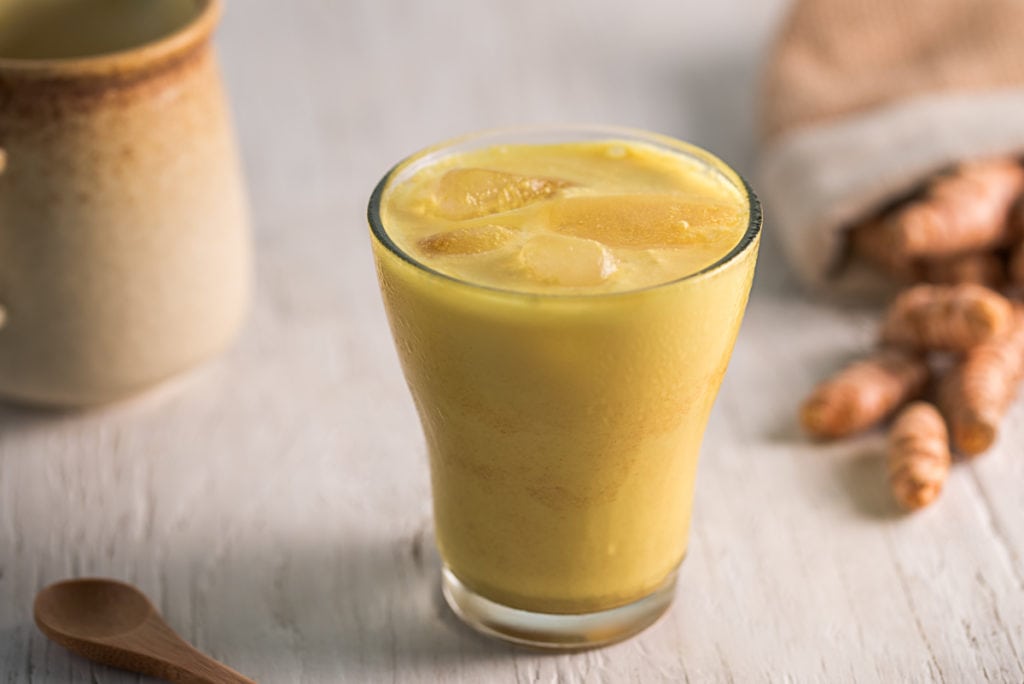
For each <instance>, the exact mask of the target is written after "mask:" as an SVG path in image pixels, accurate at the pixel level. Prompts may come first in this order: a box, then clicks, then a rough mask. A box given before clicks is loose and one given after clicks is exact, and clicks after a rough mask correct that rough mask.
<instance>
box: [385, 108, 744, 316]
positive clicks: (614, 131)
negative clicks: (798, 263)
mask: <svg viewBox="0 0 1024 684" xmlns="http://www.w3.org/2000/svg"><path fill="white" fill-rule="evenodd" d="M559 132H564V133H566V134H573V133H577V134H591V135H598V134H600V135H605V134H606V135H607V139H615V137H616V136H619V137H622V138H624V139H629V140H636V141H639V142H650V143H655V144H657V145H660V146H662V147H664V148H668V149H669V150H675V151H677V152H683V153H685V154H687V155H689V156H691V157H693V158H695V159H697V160H698V161H701V162H705V163H707V164H708V166H710V167H712V168H714V169H715V170H717V171H719V172H726V174H725V175H726V176H727V177H728V175H729V174H732V176H734V177H735V178H730V179H729V180H730V181H731V182H733V185H735V186H736V189H737V190H739V191H740V192H742V193H743V194H744V196H745V198H746V200H747V206H748V210H749V215H748V219H747V228H746V230H745V231H744V232H743V235H742V236H741V237H740V239H739V240H738V241H737V242H736V244H735V245H734V246H733V247H732V249H730V250H729V251H728V252H727V253H726V254H725V255H724V256H722V257H721V258H720V259H718V260H717V261H715V262H714V263H712V264H709V265H707V266H705V267H704V268H702V269H700V270H698V271H694V272H693V273H688V274H686V275H684V276H681V277H679V278H673V279H672V280H666V281H665V282H662V283H655V284H654V285H645V286H643V287H637V288H632V289H628V290H614V291H611V292H565V293H561V292H528V291H523V290H514V289H510V288H507V287H495V286H494V285H484V284H482V283H476V282H473V281H471V280H465V279H463V278H457V277H455V276H453V275H449V274H447V273H442V272H441V271H438V270H436V269H434V268H431V267H430V266H429V265H427V264H425V263H423V262H422V261H420V260H418V259H416V258H415V257H414V256H412V255H411V254H409V253H408V252H406V251H405V250H403V249H402V248H401V247H399V246H398V244H396V243H395V241H394V240H392V239H391V236H390V235H389V234H388V232H387V229H385V227H384V222H383V221H382V220H381V216H380V209H381V201H382V199H383V197H384V193H385V191H386V190H387V189H388V185H389V183H390V181H391V180H392V179H393V178H394V177H395V176H396V175H397V174H398V173H399V172H401V171H402V170H404V169H405V168H407V167H408V166H410V165H412V164H413V163H415V162H416V161H418V160H421V159H424V158H426V157H427V156H429V155H432V154H437V153H440V152H443V151H444V150H450V149H454V148H456V147H458V146H459V145H463V144H466V143H472V142H475V141H483V140H487V139H489V138H499V137H502V138H503V137H512V136H517V135H519V136H527V135H529V134H531V133H532V134H541V133H559ZM593 139H594V140H598V139H600V138H593ZM496 144H500V143H496ZM509 144H515V143H512V142H509ZM367 220H368V221H369V224H370V232H371V234H372V236H373V237H374V238H375V239H376V240H377V241H378V242H379V243H380V244H381V245H382V246H384V247H385V248H386V249H387V250H388V251H389V252H391V253H392V254H393V255H394V256H396V257H398V258H399V259H401V260H402V261H404V262H406V263H408V264H410V265H411V266H413V267H415V268H416V269H418V270H420V271H423V272H424V273H427V274H428V275H431V276H435V277H438V278H442V279H444V280H447V281H449V282H453V283H458V284H459V285H462V286H465V287H469V288H474V289H477V290H481V291H484V292H490V293H495V294H502V295H512V296H516V297H529V298H539V299H552V300H554V299H595V298H606V297H616V296H625V295H632V294H637V293H640V292H650V291H652V290H658V289H661V288H668V287H671V286H673V285H677V284H680V283H683V282H686V281H689V280H695V279H697V278H701V277H704V276H706V275H708V274H710V273H713V272H715V271H718V270H720V269H723V268H725V267H726V266H728V265H729V264H731V263H733V262H734V261H736V260H737V259H738V258H739V257H740V256H742V255H744V254H746V253H747V252H748V251H749V250H750V248H751V246H752V245H753V244H754V243H755V242H756V241H757V238H758V237H759V236H760V234H761V229H762V224H763V222H764V217H763V213H762V211H761V201H760V200H759V199H758V197H757V194H756V193H755V192H754V189H753V188H751V187H750V183H748V182H747V179H746V178H744V177H743V176H742V175H741V174H740V173H739V172H738V171H736V170H735V169H734V168H732V166H730V165H729V164H727V163H725V162H724V161H722V159H720V158H719V157H718V156H716V155H714V154H712V153H711V152H709V151H708V150H706V149H704V148H702V147H699V146H697V145H694V144H692V143H688V142H686V141H684V140H679V139H678V138H674V137H672V136H669V135H663V134H660V133H653V132H651V131H646V130H643V129H639V128H630V127H627V126H609V125H594V124H578V125H572V124H570V125H535V126H514V127H507V128H489V129H483V130H479V131H475V132H473V133H468V134H466V135H462V136H458V137H455V138H449V139H448V140H444V141H442V142H440V143H437V144H435V145H431V146H429V147H425V148H423V149H421V150H419V151H417V152H414V153H413V154H411V155H409V156H407V157H405V158H404V159H402V160H401V161H399V162H398V163H397V164H395V165H394V166H392V167H391V168H390V169H389V170H388V171H387V173H385V174H384V177H383V178H381V179H380V181H378V183H377V185H376V186H375V187H374V189H373V192H372V193H371V194H370V202H369V205H368V206H367Z"/></svg>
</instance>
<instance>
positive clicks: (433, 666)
mask: <svg viewBox="0 0 1024 684" xmlns="http://www.w3.org/2000/svg"><path fill="white" fill-rule="evenodd" d="M784 5H785V3H784V2H783V0H772V1H771V2H757V3H754V2H747V1H746V0H728V1H723V2H718V3H703V4H701V5H695V4H692V3H678V2H671V1H670V0H642V1H641V2H634V3H615V2H610V1H603V2H587V1H586V0H571V1H567V2H557V3H553V2H541V1H540V0H520V1H519V2H516V3H476V2H471V1H470V0H458V1H453V2H447V3H405V2H400V0H383V1H381V2H370V1H369V0H365V1H363V2H352V3H337V2H329V1H328V0H296V1H295V2H289V3H282V2H278V1H276V0H246V2H244V3H243V2H235V3H233V4H231V5H230V6H229V8H228V14H227V17H226V20H225V24H224V26H223V30H222V32H221V35H220V38H219V44H220V48H221V56H222V60H223V65H224V70H225V73H226V76H227V82H228V86H229V90H230V91H231V94H232V96H233V104H234V109H235V115H236V119H237V122H238V125H239V129H240V131H241V137H242V146H243V151H244V156H245V160H246V169H247V174H248V180H249V187H250V192H251V198H252V205H253V214H254V217H255V221H256V228H257V233H258V250H259V251H258V262H259V263H258V292H257V296H256V301H255V305H254V310H253V312H252V314H251V316H250V320H249V323H248V327H247V330H246V331H245V335H244V337H243V339H242V340H241V342H240V343H239V344H238V345H237V346H236V347H235V348H234V349H233V350H232V351H231V352H230V353H229V354H228V355H227V356H226V357H224V358H223V359H222V360H220V361H219V362H217V363H215V364H212V365H210V366H209V367H207V368H205V369H203V370H201V371H200V372H197V373H194V374H192V375H191V376H188V377H186V378H183V379H181V380H178V381H175V382H174V383H172V384H171V385H169V386H167V387H165V388H162V389H160V390H158V391H157V392H155V393H153V394H151V395H149V396H146V397H142V398H140V399H138V400H135V401H132V402H130V403H126V404H123V405H118V406H113V407H110V408H107V409H103V410H99V411H94V412H89V413H85V414H41V413H32V412H26V411H22V410H19V409H15V408H6V409H0V681H2V682H33V683H38V682H69V681H70V682H90V683H92V682H99V683H102V684H116V683H119V682H132V681H137V680H136V678H135V677H134V676H131V675H122V674H120V673H117V672H115V671H113V670H108V669H104V668H101V667H98V666H97V667H93V666H91V665H90V664H88V663H87V662H85V661H83V660H80V659H77V658H75V657H72V656H70V655H69V654H68V653H67V652H66V651H64V650H62V649H60V648H59V647H56V646H54V645H51V644H49V643H48V642H47V641H46V640H45V639H44V638H43V637H42V635H41V634H39V632H37V631H36V629H35V627H34V626H33V625H32V619H31V613H30V611H31V603H32V597H33V595H34V593H35V592H36V591H37V590H38V589H40V588H41V587H43V586H44V585H46V584H47V583H49V582H52V581H54V580H57V579H60V578H64V577H68V576H76V575H85V574H88V575H108V576H113V577H118V578H122V579H124V580H127V581H130V582H134V583H136V584H138V585H139V586H140V587H141V588H142V589H144V590H145V591H146V592H147V593H148V594H149V596H150V597H151V598H153V600H154V601H155V602H156V604H157V606H158V607H159V608H160V610H161V612H162V613H163V614H164V616H165V617H166V618H167V620H168V622H169V623H170V624H171V626H172V627H174V628H175V629H176V630H177V631H178V632H179V633H180V634H181V635H182V636H183V637H184V638H185V639H187V640H188V641H190V642H191V643H193V644H195V645H196V646H197V647H198V648H200V649H201V650H203V651H205V652H207V653H209V654H211V655H212V656H213V657H215V658H217V659H219V660H221V661H223V662H225V663H227V664H228V665H230V666H232V667H234V668H235V669H237V670H239V671H241V672H245V673H246V674H248V675H250V676H252V677H253V678H254V679H256V680H258V681H260V682H378V681H396V682H425V683H426V682H437V681H444V682H479V681H494V682H614V683H619V682H657V681H666V682H677V681H691V682H732V681H735V682H757V681H773V682H774V681H792V682H847V681H849V682H853V681H857V682H872V681H879V682H896V681H900V682H902V681H907V682H924V681H936V682H946V683H948V684H955V683H959V682H977V681H992V682H1019V681H1021V680H1022V679H1024V484H1022V483H1024V458H1022V457H1021V445H1022V444H1024V404H1021V403H1018V405H1017V406H1016V407H1015V408H1014V409H1013V411H1012V412H1011V415H1010V417H1009V419H1008V420H1007V423H1006V425H1007V429H1006V430H1005V431H1004V433H1003V434H1002V435H1001V437H1000V441H999V442H998V444H997V445H996V448H995V449H994V450H993V451H992V452H991V453H990V454H988V455H986V456H985V457H983V458H981V459H979V460H977V461H976V462H972V463H969V464H956V465H954V468H953V472H952V474H951V477H950V480H949V483H948V485H947V487H946V490H945V491H944V492H943V494H942V497H941V499H940V500H939V502H938V504H937V505H935V506H933V507H931V508H929V509H926V510H924V511H922V512H920V513H919V514H916V515H912V516H904V515H901V514H900V513H899V512H898V511H897V509H896V507H895V505H894V504H892V503H891V501H890V500H889V498H888V497H889V495H888V493H887V489H886V485H885V471H884V461H883V453H884V438H883V437H882V436H881V435H868V436H866V437H863V438H858V439H855V440H852V441H849V442H845V443H842V444H837V445H829V446H818V445H813V444H810V443H808V442H806V441H805V440H804V439H803V437H801V436H800V434H799V433H798V431H797V428H796V423H795V412H796V406H797V404H798V402H799V400H800V398H801V397H802V396H803V395H804V394H805V393H806V392H807V391H808V390H809V389H810V388H811V387H812V386H813V384H814V383H815V382H816V381H817V380H818V379H820V378H821V377H822V376H823V375H824V374H825V372H826V371H828V370H831V369H833V368H835V367H836V366H837V365H839V364H841V363H842V362H843V361H845V360H847V358H848V357H849V356H850V355H852V354H855V353H858V352H860V351H861V350H862V349H864V348H866V347H867V346H869V345H870V343H871V341H872V340H873V337H874V333H875V330H874V325H875V323H876V320H877V317H878V311H877V310H876V309H874V308H870V307H868V306H863V307H851V306H849V305H848V304H844V303H842V302H837V301H832V300H829V299H825V298H823V297H812V296H809V295H808V294H806V293H804V292H802V291H801V290H799V289H798V288H797V287H796V285H795V284H794V283H793V281H792V279H791V277H790V276H789V275H788V274H787V272H786V268H785V266H784V264H783V262H782V260H781V257H780V255H779V253H778V250H777V248H776V246H775V245H774V243H773V241H772V240H771V235H772V224H771V220H770V216H771V211H772V208H771V206H768V207H766V210H767V212H768V216H769V221H768V223H767V225H766V240H767V242H766V244H765V246H764V253H763V257H762V261H761V264H760V267H759V273H758V276H757V280H756V282H755V286H754V295H753V298H752V300H751V303H750V308H749V312H748V317H747V320H746V322H745V323H744V327H743V331H742V333H741V335H740V340H739V343H738V344H737V347H736V351H735V355H734V357H733V362H732V365H731V367H730V370H729V373H728V375H727V377H726V381H725V384H724V386H723V388H722V392H721V395H720V398H719V401H718V404H717V406H716V408H715V411H714V414H713V417H712V421H711V425H710V427H709V430H708V434H707V437H706V440H705V446H704V452H703V457H702V463H701V470H700V476H699V479H698V487H697V490H698V491H697V501H696V510H695V515H694V528H693V534H692V536H691V539H692V541H691V548H690V554H689V558H688V560H687V561H686V563H685V564H684V568H683V571H682V575H681V583H680V588H679V594H678V600H677V604H676V605H675V607H674V608H673V609H672V610H671V611H670V613H669V614H668V615H667V616H666V618H665V619H663V620H662V621H661V622H660V623H659V624H657V625H656V626H655V627H653V628H652V629H650V630H649V631H647V632H645V633H644V634H643V635H642V636H640V637H639V638H636V639H633V640H631V641H628V642H625V643H623V644H619V645H616V646H613V647H610V648H608V649H604V650H600V651H594V652H588V653H580V654H572V655H557V656H548V655H537V654H534V653H531V652H525V651H520V650H516V649H513V648H511V647H507V646H504V645H501V644H498V643H494V642H491V641H488V640H486V639H483V638H481V637H478V636H476V635H475V634H473V633H471V632H469V631H468V630H466V629H464V628H462V627H461V626H460V625H459V624H458V623H457V622H456V621H455V619H454V618H453V617H452V616H451V615H450V614H449V613H448V612H447V610H446V609H445V608H444V607H443V605H442V602H441V598H440V595H439V592H438V580H439V576H438V575H439V572H438V559H437V555H436V552H435V551H434V549H433V546H432V539H431V532H430V504H429V482H428V477H427V470H426V464H425V455H424V447H423V441H422V438H421V436H420V434H419V431H418V428H417V425H416V420H415V415H414V411H413V407H412V404H411V401H410V400H409V398H408V395H407V391H406V388H405V385H404V382H403V380H402V378H401V375H400V372H399V370H398V365H397V360H396V357H395V354H394V352H393V349H392V346H391V341H390V338H389V334H388V331H387V327H386V324H385V321H384V316H383V312H382V309H381V304H380V300H379V297H378V294H377V292H376V282H375V278H374V274H373V270H372V265H371V261H370V254H369V242H368V238H367V235H366V228H365V223H364V218H363V217H364V210H365V201H366V198H367V196H368V194H369V191H370V188H371V187H372V185H373V184H374V183H375V182H376V180H377V179H378V178H379V176H380V175H381V174H383V172H384V171H385V170H386V169H387V168H388V167H389V166H390V165H391V164H392V163H394V162H395V161H396V160H398V159H399V158H400V157H402V156H403V155H405V154H408V153H410V152H411V151H413V150H415V149H417V148H419V147H421V146H423V145H425V144H427V143H430V142H433V141H436V140H440V139H443V138H445V137H447V136H450V135H454V134H458V133H462V132H465V131H469V130H473V129H477V128H482V127H490V126H497V125H505V124H514V123H530V122H563V121H596V122H607V123H618V124H625V125H633V126H639V127H643V128H648V129H653V130H657V131H661V132H664V133H669V134H674V135H677V136H680V137H684V138H687V139H690V140H692V141H694V142H696V143H698V144H703V145H706V146H708V147H709V148H711V149H713V150H715V151H716V152H718V153H719V154H720V155H721V156H722V157H723V158H725V159H726V160H727V161H729V162H731V163H733V164H734V165H736V166H737V168H739V169H740V170H741V171H749V170H750V168H751V166H752V163H751V162H752V159H753V143H754V141H753V137H752V133H751V131H752V128H753V120H754V104H755V103H754V85H755V78H756V74H757V71H758V69H759V68H760V65H759V59H760V56H761V54H762V51H763V47H764V45H765V42H766V40H767V37H768V35H769V33H770V31H771V30H772V28H773V27H774V25H775V24H776V23H777V21H778V20H779V17H780V13H781V11H782V10H783V9H784Z"/></svg>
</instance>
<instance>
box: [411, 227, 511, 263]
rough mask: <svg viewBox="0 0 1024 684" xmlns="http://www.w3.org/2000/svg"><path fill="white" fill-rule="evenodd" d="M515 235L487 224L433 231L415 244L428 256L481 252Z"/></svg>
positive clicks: (507, 230)
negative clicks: (439, 231) (438, 231)
mask: <svg viewBox="0 0 1024 684" xmlns="http://www.w3.org/2000/svg"><path fill="white" fill-rule="evenodd" d="M515 236H516V232H515V231H514V230H509V229H508V228H505V227H504V226H495V225H490V224H489V225H484V226H467V227H465V228H456V229H455V230H448V231H444V232H441V233H434V234H433V235H428V236H427V237H425V238H423V239H421V240H420V241H419V242H417V243H416V244H417V246H418V247H419V248H420V250H422V251H423V252H425V253H426V254H428V255H430V256H444V255H450V254H482V253H483V252H490V251H491V250H495V249H497V248H499V247H501V246H502V245H504V244H506V243H507V242H509V241H510V240H511V239H512V238H514V237H515Z"/></svg>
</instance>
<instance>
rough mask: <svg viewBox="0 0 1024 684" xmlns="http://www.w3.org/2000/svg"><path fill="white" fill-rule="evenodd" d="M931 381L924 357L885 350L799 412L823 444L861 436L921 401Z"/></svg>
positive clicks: (821, 390)
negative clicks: (910, 403)
mask: <svg viewBox="0 0 1024 684" xmlns="http://www.w3.org/2000/svg"><path fill="white" fill-rule="evenodd" d="M927 381H928V366H927V364H926V363H925V361H924V359H923V358H921V357H920V356H918V355H917V354H913V353H909V352H906V351H902V350H897V349H881V350H878V351H876V352H875V353H874V354H872V355H871V356H869V357H868V358H866V359H862V360H860V361H857V362H855V363H853V364H851V365H850V366H848V367H846V368H845V369H843V370H842V371H840V372H839V373H838V374H836V375H835V376H833V377H832V378H830V379H828V380H826V381H824V382H823V383H821V384H820V385H818V387H817V388H816V389H815V390H814V392H813V393H812V394H811V396H810V397H808V398H807V400H806V401H805V402H804V404H803V407H802V408H801V410H800V422H801V423H802V425H803V428H804V430H806V431H807V432H808V433H809V434H811V435H813V436H814V437H818V438H821V439H834V438H836V437H843V436H845V435H849V434H852V433H854V432H859V431H860V430H865V429H867V428H869V427H871V426H873V425H875V424H876V423H878V422H880V421H881V420H883V419H884V418H886V417H887V416H888V415H889V414H891V413H892V412H893V411H895V410H896V409H897V408H899V407H900V406H901V405H902V404H903V403H904V402H906V401H909V400H910V399H914V398H915V397H917V396H919V395H920V394H921V392H922V391H924V387H925V384H926V383H927Z"/></svg>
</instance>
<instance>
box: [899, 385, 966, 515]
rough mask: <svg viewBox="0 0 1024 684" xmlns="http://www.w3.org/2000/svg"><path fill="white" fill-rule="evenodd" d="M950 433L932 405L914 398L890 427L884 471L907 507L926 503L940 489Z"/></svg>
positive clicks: (948, 463)
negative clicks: (886, 461)
mask: <svg viewBox="0 0 1024 684" xmlns="http://www.w3.org/2000/svg"><path fill="white" fill-rule="evenodd" d="M950 460H951V459H950V455H949V433H948V431H947V430H946V423H945V421H943V419H942V415H941V414H940V413H939V411H938V409H936V408H935V407H934V406H933V405H932V404H929V403H928V402H926V401H915V402H914V403H912V404H910V405H908V406H907V407H906V408H904V409H903V410H902V411H900V413H899V415H898V416H897V417H896V420H895V421H893V424H892V428H891V429H890V430H889V452H888V463H887V466H888V467H887V470H888V473H889V487H890V488H891V489H892V493H893V496H894V497H895V498H896V501H897V502H898V503H899V504H900V506H902V507H903V508H905V509H907V510H916V509H918V508H923V507H924V506H927V505H928V504H930V503H931V502H932V501H934V500H935V497H937V496H938V495H939V492H941V491H942V485H943V484H945V482H946V477H947V476H948V475H949V466H950Z"/></svg>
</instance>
